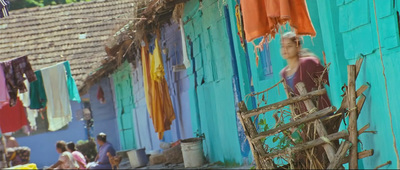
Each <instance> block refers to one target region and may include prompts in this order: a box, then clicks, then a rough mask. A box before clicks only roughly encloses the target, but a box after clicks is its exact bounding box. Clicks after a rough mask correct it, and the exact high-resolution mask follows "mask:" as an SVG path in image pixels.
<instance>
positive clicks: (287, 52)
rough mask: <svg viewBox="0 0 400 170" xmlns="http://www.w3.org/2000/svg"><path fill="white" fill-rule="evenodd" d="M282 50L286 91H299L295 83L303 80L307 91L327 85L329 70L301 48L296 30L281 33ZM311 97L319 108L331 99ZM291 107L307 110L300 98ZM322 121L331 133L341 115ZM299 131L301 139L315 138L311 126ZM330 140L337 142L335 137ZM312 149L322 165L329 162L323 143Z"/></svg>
mask: <svg viewBox="0 0 400 170" xmlns="http://www.w3.org/2000/svg"><path fill="white" fill-rule="evenodd" d="M281 54H282V57H283V59H285V60H286V61H287V66H286V67H285V68H283V69H282V70H281V73H280V75H281V76H282V78H283V79H284V80H285V81H284V82H285V86H286V87H287V91H288V92H289V94H290V96H291V97H293V96H297V95H300V93H299V92H298V90H297V88H296V84H297V83H299V82H303V83H304V85H305V88H306V90H307V92H311V91H314V90H318V89H322V88H324V86H323V85H324V84H327V85H329V80H328V71H327V70H326V69H325V68H324V67H323V66H322V65H321V63H320V61H319V59H318V58H317V57H316V56H315V54H313V53H311V52H309V51H308V50H306V49H302V46H301V41H300V39H299V37H298V36H296V34H295V33H293V32H287V33H285V34H283V35H282V38H281ZM312 101H313V103H314V105H315V106H316V107H317V108H318V110H321V109H324V108H326V107H330V106H331V102H330V100H329V98H328V95H327V94H324V95H322V96H318V97H316V98H314V99H312ZM293 109H294V114H295V115H299V114H301V113H305V112H307V108H306V106H305V105H304V103H303V102H298V103H296V104H294V108H293ZM323 123H324V125H325V127H326V128H327V132H328V134H332V133H334V132H337V131H338V128H339V125H340V117H336V118H333V119H330V120H327V121H323ZM293 130H294V129H293ZM293 130H292V131H293ZM305 131H307V132H305ZM300 135H301V137H302V139H303V141H304V139H306V140H305V141H310V140H313V138H315V136H314V130H313V127H312V126H311V129H307V128H304V129H303V132H301V134H300ZM333 143H334V144H335V145H336V146H338V141H335V142H333ZM315 152H316V158H317V159H318V160H319V161H320V163H322V164H323V165H327V163H329V162H328V160H327V156H326V155H325V153H324V149H323V148H322V147H316V148H315ZM297 159H298V161H297V162H298V163H300V164H303V166H304V165H305V164H306V163H305V162H306V160H305V158H303V157H302V158H297ZM324 167H326V166H324ZM319 168H322V167H319Z"/></svg>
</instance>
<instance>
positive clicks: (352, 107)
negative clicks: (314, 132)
mask: <svg viewBox="0 0 400 170" xmlns="http://www.w3.org/2000/svg"><path fill="white" fill-rule="evenodd" d="M347 72H348V77H347V81H348V89H347V97H348V100H347V101H348V102H349V117H350V118H349V134H350V135H349V140H350V142H351V143H352V147H351V148H350V162H349V168H350V169H358V158H357V149H358V147H357V144H358V139H357V136H358V134H357V105H356V86H355V85H356V82H355V81H356V66H355V65H348V66H347Z"/></svg>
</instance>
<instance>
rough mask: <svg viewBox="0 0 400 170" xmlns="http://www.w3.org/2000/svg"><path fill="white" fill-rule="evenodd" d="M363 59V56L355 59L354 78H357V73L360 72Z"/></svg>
mask: <svg viewBox="0 0 400 170" xmlns="http://www.w3.org/2000/svg"><path fill="white" fill-rule="evenodd" d="M363 61H364V58H363V57H361V58H359V59H358V60H357V61H356V77H355V79H357V77H358V73H360V70H361V65H362V62H363Z"/></svg>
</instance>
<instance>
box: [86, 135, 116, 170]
mask: <svg viewBox="0 0 400 170" xmlns="http://www.w3.org/2000/svg"><path fill="white" fill-rule="evenodd" d="M107 152H110V154H111V155H112V156H115V149H114V148H113V146H112V145H111V144H110V143H108V142H106V143H105V144H104V145H102V146H100V147H99V159H98V160H97V162H91V163H89V164H88V165H87V167H88V169H111V164H110V160H109V159H108V156H107Z"/></svg>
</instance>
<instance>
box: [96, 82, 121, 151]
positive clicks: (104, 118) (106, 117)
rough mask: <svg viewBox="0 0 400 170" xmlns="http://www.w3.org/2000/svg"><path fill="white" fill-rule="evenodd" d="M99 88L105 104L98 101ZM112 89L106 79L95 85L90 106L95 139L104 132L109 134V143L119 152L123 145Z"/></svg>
mask: <svg viewBox="0 0 400 170" xmlns="http://www.w3.org/2000/svg"><path fill="white" fill-rule="evenodd" d="M99 86H101V87H102V89H103V91H104V97H105V99H106V103H105V104H101V103H100V101H99V100H97V90H98V88H99ZM111 88H112V86H111V83H110V79H109V78H107V77H106V78H103V79H101V81H100V82H98V83H96V84H95V85H93V86H92V87H91V88H90V90H89V97H90V105H91V109H92V115H93V120H94V125H93V135H94V136H93V137H94V138H96V136H97V134H99V133H100V132H104V133H106V134H107V141H108V142H110V143H111V144H112V145H113V146H114V149H115V150H119V149H120V148H121V147H120V146H121V145H120V140H119V133H118V126H117V119H116V113H115V107H114V99H113V97H114V94H113V92H112V89H111Z"/></svg>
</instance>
